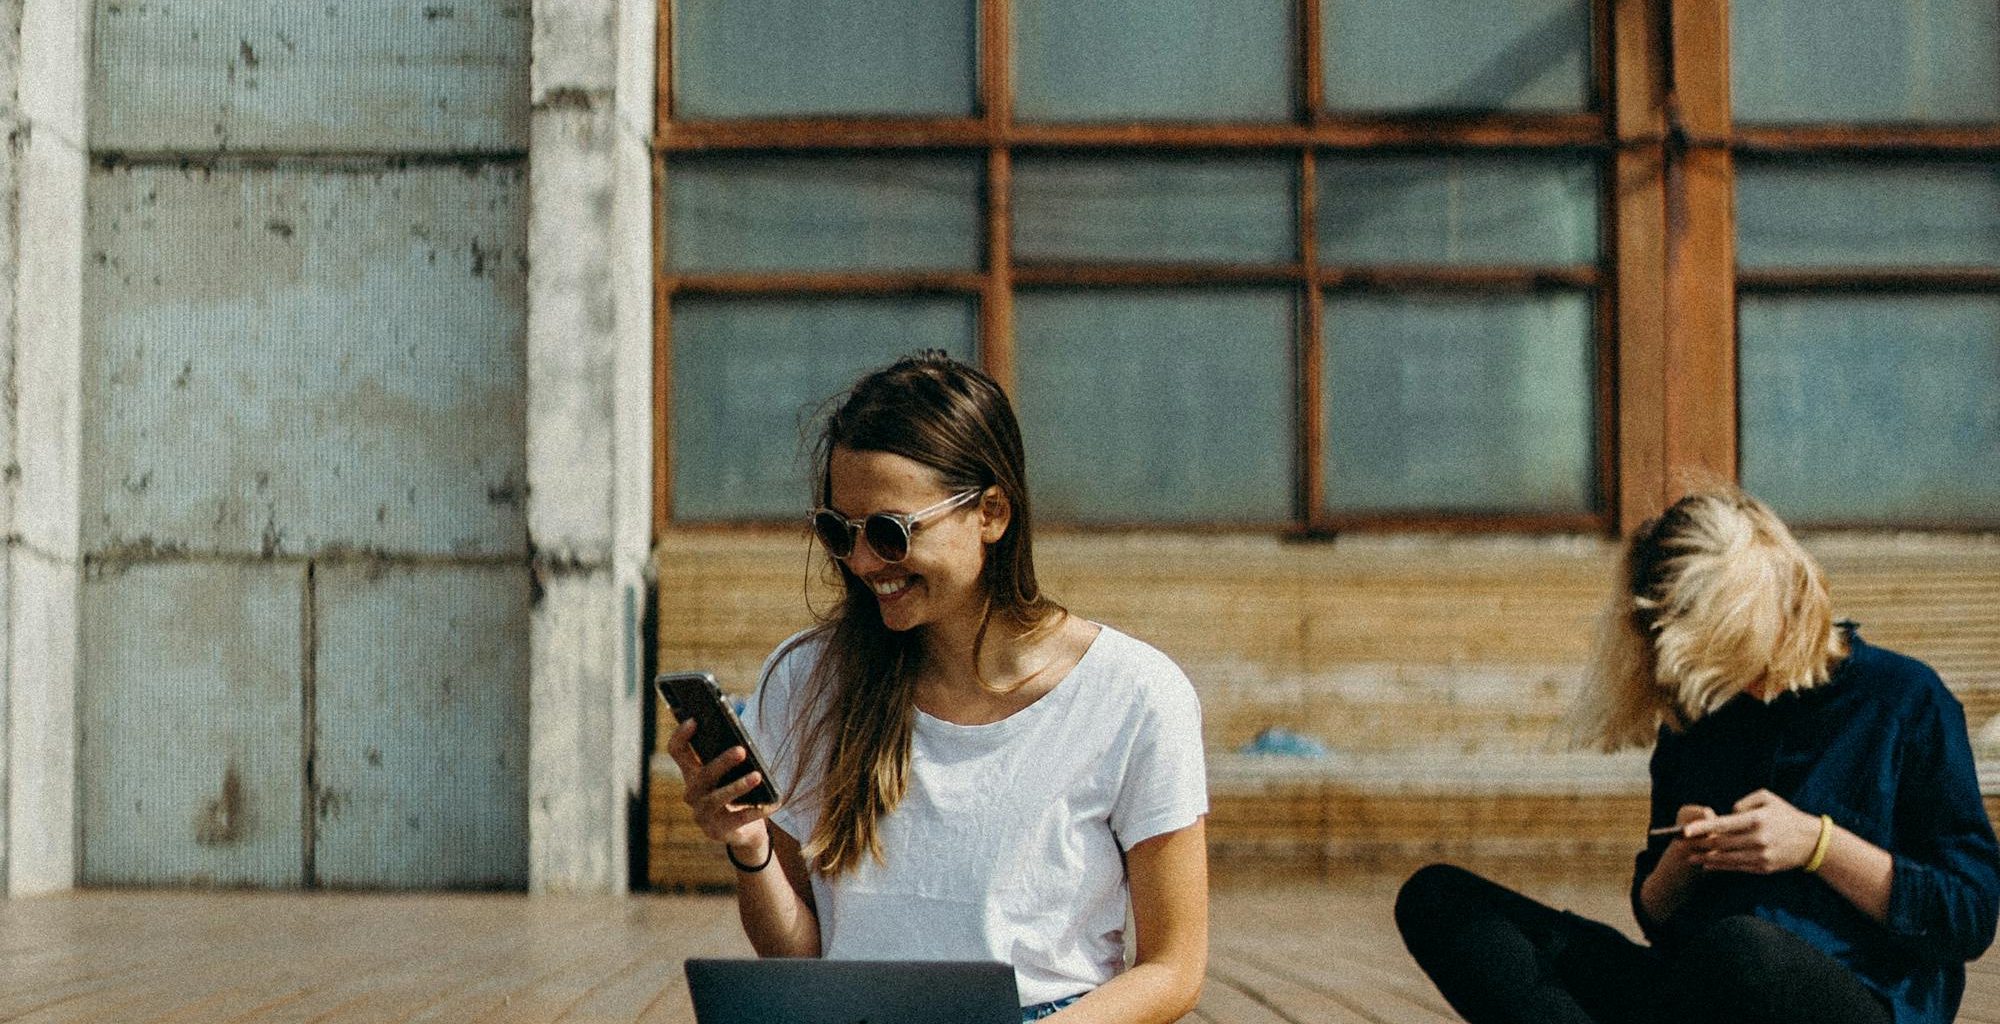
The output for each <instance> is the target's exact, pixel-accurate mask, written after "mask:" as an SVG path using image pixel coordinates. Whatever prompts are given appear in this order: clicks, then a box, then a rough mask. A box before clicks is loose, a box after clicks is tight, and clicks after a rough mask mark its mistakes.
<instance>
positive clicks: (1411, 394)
mask: <svg viewBox="0 0 2000 1024" xmlns="http://www.w3.org/2000/svg"><path fill="white" fill-rule="evenodd" d="M1590 301H1591V300H1590V296H1589V295H1587V294H1583V293H1564V294H1549V295H1505V296H1476V297H1464V296H1442V295H1339V294H1335V295H1329V296H1328V297H1327V303H1326V314H1325V320H1326V326H1325V335H1326V344H1325V348H1324V351H1325V360H1326V365H1325V380H1326V385H1325V387H1324V393H1325V395H1326V423H1327V445H1326V455H1325V458H1326V465H1325V470H1326V480H1327V490H1328V496H1327V497H1328V506H1329V507H1330V508H1332V509H1333V510H1334V511H1336V512H1382V511H1392V510H1413V511H1414V510H1441V511H1459V512H1472V511H1506V512H1585V511H1589V510H1590V509H1592V508H1594V507H1595V506H1596V502H1597V484H1596V469H1595V460H1594V458H1593V452H1594V448H1593V442H1592V436H1593V434H1594V429H1593V413H1594V410H1595V406H1596V402H1595V398H1594V395H1595V391H1596V388H1595V384H1594V363H1595V359H1594V356H1593V351H1594V348H1595V346H1594V344H1593V338H1592V332H1591V312H1590Z"/></svg>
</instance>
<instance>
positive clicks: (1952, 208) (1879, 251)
mask: <svg viewBox="0 0 2000 1024" xmlns="http://www.w3.org/2000/svg"><path fill="white" fill-rule="evenodd" d="M1736 259H1737V262H1738V263H1740V264H1741V265H1743V266H1745V267H1828V266H1832V267H1908V266H1995V265H2000V165H1994V164H1972V163H1939V162H1932V163H1923V164H1914V163H1907V162H1902V163H1879V162H1872V163H1871V162H1859V161H1827V160H1824V159H1815V160H1814V161H1813V162H1811V163H1782V162H1775V161H1764V160H1755V159H1743V160H1740V161H1739V162H1738V163H1737V169H1736Z"/></svg>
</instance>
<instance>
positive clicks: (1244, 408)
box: [1014, 289, 1298, 523]
mask: <svg viewBox="0 0 2000 1024" xmlns="http://www.w3.org/2000/svg"><path fill="white" fill-rule="evenodd" d="M1297 305H1298V302H1297V298H1296V297H1295V296H1294V295H1293V294H1292V293H1291V292H1290V291H1279V290H1271V289H1256V290H1241V291H1234V290H1229V291H1225V290H1203V291H1165V290H1128V289H1119V290H1107V291H1088V292H1068V291H1064V292H1040V291H1028V292H1023V293H1021V294H1020V295H1019V296H1018V297H1016V299H1015V301H1014V326H1015V333H1016V340H1015V349H1016V353H1017V358H1016V360H1015V373H1016V382H1017V385H1018V386H1017V387H1016V389H1015V395H1016V396H1017V401H1018V402H1019V408H1020V414H1021V432H1022V436H1023V439H1024V441H1025V443H1026V444H1027V448H1028V475H1029V479H1030V480H1031V481H1033V484H1034V491H1033V493H1034V496H1035V502H1036V508H1037V514H1039V515H1041V516H1044V517H1046V518H1047V519H1049V520H1054V521H1064V522H1104V523H1145V522H1159V523H1176V522H1191V521H1239V522H1279V521H1283V520H1285V519H1287V518H1289V516H1290V514H1291V508H1292V497H1291V496H1292V452H1293V450H1294V448H1295V445H1294V443H1293V438H1294V436H1295V435H1296V433H1297V431H1296V429H1295V428H1294V426H1293V416H1292V407H1293V406H1292V394H1293V387H1292V377H1293V372H1292V351H1293V349H1294V348H1295V345H1296V340H1295V338H1294V336H1293V335H1294V332H1295V331H1296V329H1297V328H1296V319H1295V310H1296V308H1297Z"/></svg>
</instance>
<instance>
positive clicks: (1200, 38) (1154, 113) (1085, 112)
mask: <svg viewBox="0 0 2000 1024" xmlns="http://www.w3.org/2000/svg"><path fill="white" fill-rule="evenodd" d="M1291 7H1292V5H1291V4H1290V3H1278V2H1274V0H1015V4H1014V76H1015V77H1014V111H1015V116H1017V117H1019V118H1020V119H1022V120H1028V121H1122V120H1159V121H1284V120H1288V119H1290V118H1291V116H1292V111H1293V107H1294V104H1293V99H1292V79H1293V76H1294V70H1293V65H1294V63H1295V61H1294V60H1293V57H1292V54H1293V51H1294V49H1295V47H1294V45H1293V43H1292V11H1291Z"/></svg>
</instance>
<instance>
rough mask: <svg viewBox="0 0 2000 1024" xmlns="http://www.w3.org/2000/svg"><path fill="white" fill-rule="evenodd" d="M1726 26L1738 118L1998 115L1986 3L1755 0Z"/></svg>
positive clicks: (1992, 15)
mask: <svg viewBox="0 0 2000 1024" xmlns="http://www.w3.org/2000/svg"><path fill="white" fill-rule="evenodd" d="M1729 24H1730V43H1729V62H1730V70H1731V74H1730V95H1731V97H1732V103H1733V105H1734V107H1735V110H1736V117H1737V118H1738V119H1740V120H1744V121H1834V122H1839V121H1988V120H1994V119H2000V5H1996V4H1995V3H1994V2H1993V0H1923V2H1921V3H1909V2H1904V3H1891V2H1887V0H1755V2H1752V3H1732V4H1730V5H1729Z"/></svg>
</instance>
